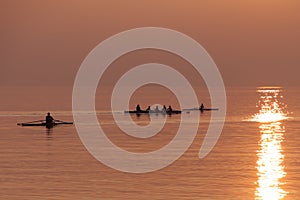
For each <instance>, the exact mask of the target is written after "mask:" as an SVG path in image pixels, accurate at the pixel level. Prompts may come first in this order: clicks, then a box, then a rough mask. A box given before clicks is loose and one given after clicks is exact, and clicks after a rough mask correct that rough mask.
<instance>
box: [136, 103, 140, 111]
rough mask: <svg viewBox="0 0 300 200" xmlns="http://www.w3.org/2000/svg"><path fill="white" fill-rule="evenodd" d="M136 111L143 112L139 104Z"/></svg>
mask: <svg viewBox="0 0 300 200" xmlns="http://www.w3.org/2000/svg"><path fill="white" fill-rule="evenodd" d="M135 110H136V111H137V112H141V107H140V104H138V105H137V106H136V108H135Z"/></svg>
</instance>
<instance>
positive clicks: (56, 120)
mask: <svg viewBox="0 0 300 200" xmlns="http://www.w3.org/2000/svg"><path fill="white" fill-rule="evenodd" d="M54 121H55V122H61V123H67V124H73V122H64V121H61V120H58V119H55V120H54Z"/></svg>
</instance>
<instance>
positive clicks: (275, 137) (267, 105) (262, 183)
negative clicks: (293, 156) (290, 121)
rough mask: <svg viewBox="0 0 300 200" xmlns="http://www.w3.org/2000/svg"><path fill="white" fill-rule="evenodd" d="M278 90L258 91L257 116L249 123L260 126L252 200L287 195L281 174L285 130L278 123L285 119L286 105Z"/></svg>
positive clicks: (282, 171) (275, 198)
mask: <svg viewBox="0 0 300 200" xmlns="http://www.w3.org/2000/svg"><path fill="white" fill-rule="evenodd" d="M281 90H282V89H281V88H259V89H258V90H257V92H258V93H259V95H260V99H259V103H258V106H259V108H260V110H259V112H258V113H257V114H255V115H254V116H253V117H252V118H251V119H249V121H257V122H260V126H259V128H260V133H261V137H260V141H259V148H258V150H257V162H256V163H257V165H256V169H257V181H256V185H257V187H256V191H255V199H263V200H270V199H272V200H279V199H283V198H284V197H285V196H286V195H287V193H288V192H287V191H285V190H284V189H282V185H284V184H285V183H284V182H283V178H284V177H285V176H286V175H287V173H286V172H285V170H284V163H283V161H284V152H283V150H282V143H283V141H284V133H285V127H284V126H283V124H282V123H281V121H282V120H284V119H287V118H288V116H287V111H286V105H285V104H284V103H283V101H282V99H283V96H282V95H281Z"/></svg>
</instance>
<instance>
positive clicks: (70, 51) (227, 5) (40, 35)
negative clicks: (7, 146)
mask: <svg viewBox="0 0 300 200" xmlns="http://www.w3.org/2000/svg"><path fill="white" fill-rule="evenodd" d="M0 26H1V28H0V34H1V37H0V44H1V46H0V49H1V54H0V86H6V85H8V86H10V85H13V86H19V85H22V86H33V85H39V86H43V85H63V86H72V84H73V81H74V78H75V75H76V72H77V70H78V68H79V66H80V64H81V62H82V61H83V59H84V58H85V57H86V55H87V54H88V52H89V51H91V50H92V49H93V48H94V47H95V46H96V45H97V44H98V43H100V42H101V41H103V40H104V39H106V38H108V37H109V36H111V35H113V34H116V33H118V32H121V31H124V30H127V29H131V28H136V27H144V26H157V27H165V28H171V29H175V30H177V31H180V32H183V33H185V34H187V35H189V36H191V37H192V38H194V39H195V40H197V41H198V42H199V43H200V44H202V45H203V46H204V47H205V48H206V50H207V51H208V52H209V54H210V55H211V56H212V58H213V59H214V61H215V62H216V64H217V66H218V67H219V70H220V71H221V73H222V76H223V79H224V82H225V85H226V86H253V87H256V86H259V85H283V86H299V74H300V66H299V63H300V56H299V52H300V1H297V0H285V1H283V0H280V1H279V0H251V1H248V0H235V1H233V0H228V1H210V0H207V1H201V0H199V1H196V0H195V1H183V0H182V1H175V0H169V1H161V0H151V1H139V0H136V1H131V0H128V1H121V0H115V1H83V0H82V1H58V0H57V1H50V0H49V1H39V0H35V1H33V0H26V1H18V0H12V1H11V0H3V1H1V3H0ZM130 59H137V60H138V59H142V58H141V57H137V58H135V57H134V56H131V57H130ZM166 59H168V58H166ZM128 62H129V63H131V62H132V60H128ZM166 63H168V61H166ZM183 67H184V66H183ZM108 76H109V74H108Z"/></svg>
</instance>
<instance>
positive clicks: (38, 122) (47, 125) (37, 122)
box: [17, 120, 73, 128]
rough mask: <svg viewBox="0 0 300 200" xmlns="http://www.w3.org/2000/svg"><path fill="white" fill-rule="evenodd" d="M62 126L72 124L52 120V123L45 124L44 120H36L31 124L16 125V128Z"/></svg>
mask: <svg viewBox="0 0 300 200" xmlns="http://www.w3.org/2000/svg"><path fill="white" fill-rule="evenodd" d="M62 124H73V122H64V121H60V120H54V122H51V123H46V121H45V120H38V121H33V122H24V123H17V125H18V126H45V127H46V128H53V127H54V126H57V125H62Z"/></svg>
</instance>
